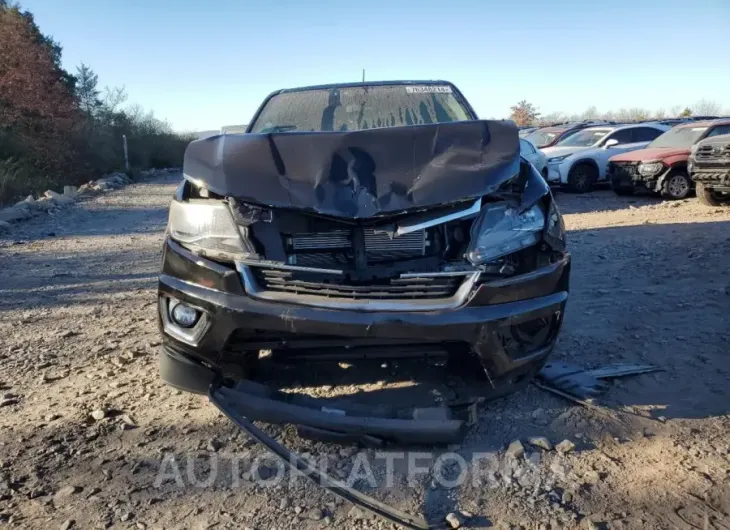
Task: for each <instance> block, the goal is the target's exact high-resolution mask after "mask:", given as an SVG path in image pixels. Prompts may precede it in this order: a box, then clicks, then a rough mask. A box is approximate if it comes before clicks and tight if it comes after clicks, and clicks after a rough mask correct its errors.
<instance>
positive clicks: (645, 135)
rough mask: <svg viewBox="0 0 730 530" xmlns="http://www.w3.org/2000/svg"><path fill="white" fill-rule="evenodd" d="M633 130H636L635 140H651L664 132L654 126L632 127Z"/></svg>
mask: <svg viewBox="0 0 730 530" xmlns="http://www.w3.org/2000/svg"><path fill="white" fill-rule="evenodd" d="M632 131H633V132H634V136H633V138H634V139H633V141H634V142H651V141H652V140H653V139H654V138H656V137H657V136H659V135H660V134H662V133H663V132H664V131H660V130H659V129H654V128H653V127H637V128H636V129H632Z"/></svg>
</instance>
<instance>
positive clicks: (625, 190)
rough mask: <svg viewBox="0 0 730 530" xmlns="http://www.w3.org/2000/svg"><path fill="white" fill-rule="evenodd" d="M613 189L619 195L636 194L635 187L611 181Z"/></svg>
mask: <svg viewBox="0 0 730 530" xmlns="http://www.w3.org/2000/svg"><path fill="white" fill-rule="evenodd" d="M611 189H612V190H613V192H614V193H615V194H616V195H619V196H621V197H624V196H628V195H633V194H634V188H629V187H627V186H621V185H620V184H618V183H616V182H614V181H613V180H612V181H611Z"/></svg>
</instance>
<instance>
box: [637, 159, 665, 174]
mask: <svg viewBox="0 0 730 530" xmlns="http://www.w3.org/2000/svg"><path fill="white" fill-rule="evenodd" d="M663 167H664V164H662V163H661V162H651V163H649V164H639V173H640V174H641V175H644V176H645V177H650V176H652V175H656V174H657V173H659V172H660V171H661V170H662V168H663Z"/></svg>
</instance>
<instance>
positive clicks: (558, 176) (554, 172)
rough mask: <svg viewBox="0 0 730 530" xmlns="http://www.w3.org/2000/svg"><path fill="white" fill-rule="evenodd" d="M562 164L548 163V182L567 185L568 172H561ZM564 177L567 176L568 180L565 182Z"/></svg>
mask: <svg viewBox="0 0 730 530" xmlns="http://www.w3.org/2000/svg"><path fill="white" fill-rule="evenodd" d="M561 166H562V163H560V162H558V163H556V164H555V163H553V164H550V163H548V165H547V170H548V171H547V173H548V175H547V181H548V182H550V183H551V184H560V183H563V184H565V183H567V182H568V181H567V172H565V171H563V170H561ZM563 175H566V179H565V180H563Z"/></svg>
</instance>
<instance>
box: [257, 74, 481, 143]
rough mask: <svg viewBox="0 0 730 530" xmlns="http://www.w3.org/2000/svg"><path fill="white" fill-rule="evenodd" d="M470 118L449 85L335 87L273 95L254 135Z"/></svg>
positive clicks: (420, 123) (352, 129)
mask: <svg viewBox="0 0 730 530" xmlns="http://www.w3.org/2000/svg"><path fill="white" fill-rule="evenodd" d="M470 119H472V117H471V115H470V114H469V112H468V111H467V109H466V108H464V106H463V105H462V104H461V102H460V101H459V100H458V99H457V98H456V96H455V95H454V94H453V92H452V88H451V86H449V85H384V86H369V87H335V88H328V89H318V90H301V91H294V92H284V93H282V94H278V95H276V96H274V97H272V98H271V99H270V100H269V101H268V102H267V103H266V106H265V107H264V108H263V110H262V111H261V113H260V114H259V116H258V118H257V119H256V121H255V123H254V124H253V126H252V127H251V132H254V133H269V132H287V131H309V132H311V131H357V130H361V129H373V128H377V127H398V126H404V125H422V124H429V123H444V122H452V121H465V120H470Z"/></svg>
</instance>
